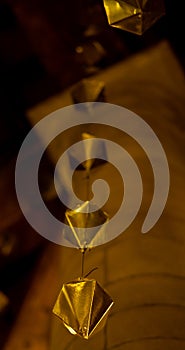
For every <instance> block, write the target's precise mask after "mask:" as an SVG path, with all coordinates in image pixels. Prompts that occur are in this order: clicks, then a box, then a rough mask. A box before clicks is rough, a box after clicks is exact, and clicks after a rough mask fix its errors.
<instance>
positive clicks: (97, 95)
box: [71, 79, 105, 103]
mask: <svg viewBox="0 0 185 350" xmlns="http://www.w3.org/2000/svg"><path fill="white" fill-rule="evenodd" d="M104 90H105V84H104V82H102V81H97V80H94V79H82V80H81V81H79V82H78V83H77V84H75V85H74V86H73V88H72V89H71V96H72V99H73V102H74V103H83V102H103V101H105V96H104Z"/></svg>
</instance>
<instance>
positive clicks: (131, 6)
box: [104, 0, 165, 35]
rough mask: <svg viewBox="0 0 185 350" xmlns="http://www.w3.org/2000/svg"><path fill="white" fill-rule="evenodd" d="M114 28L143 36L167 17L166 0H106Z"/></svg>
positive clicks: (107, 11)
mask: <svg viewBox="0 0 185 350" xmlns="http://www.w3.org/2000/svg"><path fill="white" fill-rule="evenodd" d="M104 7H105V11H106V14H107V18H108V22H109V24H110V25H111V26H112V27H116V28H119V29H123V30H125V31H128V32H132V33H134V34H138V35H142V34H143V33H144V32H145V31H146V30H147V29H148V28H150V27H151V26H152V25H153V24H154V23H155V22H156V21H157V20H158V19H159V18H161V17H162V16H163V15H165V5H164V0H104Z"/></svg>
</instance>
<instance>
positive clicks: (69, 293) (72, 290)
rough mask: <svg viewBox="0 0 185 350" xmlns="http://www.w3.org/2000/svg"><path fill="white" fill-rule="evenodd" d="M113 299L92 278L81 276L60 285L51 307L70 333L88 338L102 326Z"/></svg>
mask: <svg viewBox="0 0 185 350" xmlns="http://www.w3.org/2000/svg"><path fill="white" fill-rule="evenodd" d="M112 305H113V300H112V299H111V297H110V296H109V295H108V294H107V292H105V290H104V289H103V288H102V287H101V286H100V285H99V284H98V282H97V281H96V280H94V279H87V278H82V279H78V280H75V281H72V282H69V283H66V284H64V285H63V286H62V289H61V292H60V294H59V296H58V298H57V301H56V303H55V305H54V308H53V313H54V314H55V315H56V316H58V317H59V318H60V319H61V320H62V322H63V324H64V326H65V327H66V328H67V329H68V330H69V332H70V333H71V334H76V335H79V336H80V337H82V338H84V339H88V338H89V337H90V336H91V335H92V334H94V333H96V332H98V331H100V330H101V329H102V327H103V326H104V324H105V322H106V319H107V316H108V312H109V310H110V309H111V307H112Z"/></svg>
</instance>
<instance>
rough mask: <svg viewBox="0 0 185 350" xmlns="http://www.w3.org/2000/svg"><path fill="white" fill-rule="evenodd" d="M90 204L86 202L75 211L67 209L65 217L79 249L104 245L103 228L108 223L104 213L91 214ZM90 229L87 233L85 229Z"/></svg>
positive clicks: (99, 210)
mask: <svg viewBox="0 0 185 350" xmlns="http://www.w3.org/2000/svg"><path fill="white" fill-rule="evenodd" d="M91 209H92V208H91V206H90V202H89V201H86V202H84V203H83V204H82V205H80V206H78V207H77V208H76V209H74V210H71V209H67V210H66V212H65V217H66V220H67V223H68V224H69V226H70V227H71V230H72V232H73V235H74V239H75V240H76V246H77V247H78V248H80V249H83V248H92V247H94V246H96V245H98V244H103V243H104V236H105V228H106V224H107V223H108V221H109V217H108V215H107V213H106V212H104V211H102V210H101V209H98V210H96V211H92V212H91ZM88 228H91V231H90V232H89V231H88V230H87V229H88Z"/></svg>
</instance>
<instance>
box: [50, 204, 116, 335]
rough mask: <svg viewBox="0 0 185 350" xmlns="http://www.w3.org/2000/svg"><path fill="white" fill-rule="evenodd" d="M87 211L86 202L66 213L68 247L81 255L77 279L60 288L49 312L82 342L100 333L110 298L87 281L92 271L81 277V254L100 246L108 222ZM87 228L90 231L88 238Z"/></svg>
mask: <svg viewBox="0 0 185 350" xmlns="http://www.w3.org/2000/svg"><path fill="white" fill-rule="evenodd" d="M94 209H95V208H94ZM90 210H92V207H90V202H88V201H86V202H85V203H84V204H83V205H81V206H79V207H77V208H76V209H74V210H69V209H68V210H66V213H65V217H66V221H67V222H68V223H69V225H70V227H71V230H72V232H73V235H74V240H73V242H72V243H73V245H75V246H76V247H77V248H79V249H80V251H81V253H82V269H81V277H79V278H78V279H76V280H75V281H72V282H68V283H65V284H64V285H63V286H62V289H61V291H60V293H59V296H58V298H57V301H56V303H55V305H54V308H53V313H54V314H55V315H56V316H58V317H59V318H60V319H61V321H62V322H63V324H64V326H65V327H66V328H67V329H68V330H69V331H70V333H72V334H77V335H79V336H81V337H83V338H84V339H88V338H89V337H90V336H91V335H92V334H94V333H96V332H98V331H100V330H101V329H102V327H103V326H104V325H105V322H106V319H107V316H108V312H109V310H110V309H111V307H112V305H113V300H112V298H111V297H110V296H109V294H108V293H107V292H106V291H105V290H104V289H103V288H102V287H101V286H100V285H99V283H98V282H97V281H96V280H95V279H88V278H87V277H88V276H89V275H90V273H91V272H92V271H94V270H95V269H96V268H93V269H92V270H91V271H90V272H89V273H87V274H86V275H85V276H84V258H85V253H86V252H87V251H88V249H90V248H92V247H94V246H96V245H97V244H101V243H103V237H104V235H105V231H106V230H105V229H106V223H107V222H108V215H107V213H105V212H104V211H102V210H100V209H99V210H96V211H93V212H92V211H91V212H90ZM84 211H87V212H84ZM88 227H91V228H92V227H94V230H92V232H91V235H90V236H89V233H88V232H87V228H88ZM100 242H101V243H100Z"/></svg>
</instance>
